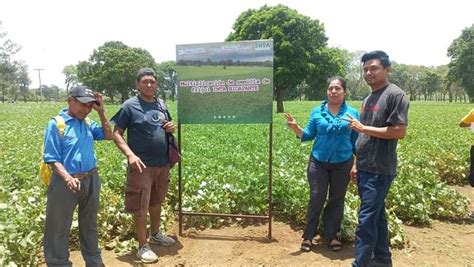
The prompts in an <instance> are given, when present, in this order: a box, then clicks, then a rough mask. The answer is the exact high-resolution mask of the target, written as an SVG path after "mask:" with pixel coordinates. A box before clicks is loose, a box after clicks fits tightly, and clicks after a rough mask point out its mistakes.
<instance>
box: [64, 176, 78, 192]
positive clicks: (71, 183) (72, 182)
mask: <svg viewBox="0 0 474 267" xmlns="http://www.w3.org/2000/svg"><path fill="white" fill-rule="evenodd" d="M66 185H67V187H68V188H69V190H71V192H73V193H77V192H79V191H81V181H80V180H79V179H77V178H74V177H71V179H69V180H67V181H66Z"/></svg>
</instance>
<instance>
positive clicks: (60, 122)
mask: <svg viewBox="0 0 474 267" xmlns="http://www.w3.org/2000/svg"><path fill="white" fill-rule="evenodd" d="M53 119H54V120H55V121H56V127H58V131H59V136H61V137H62V136H63V134H64V129H65V128H66V123H65V122H64V118H63V117H62V116H61V115H57V116H54V118H53Z"/></svg>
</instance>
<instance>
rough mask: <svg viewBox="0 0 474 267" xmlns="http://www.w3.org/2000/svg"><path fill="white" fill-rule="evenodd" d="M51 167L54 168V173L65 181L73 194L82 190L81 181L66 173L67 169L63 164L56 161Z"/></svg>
mask: <svg viewBox="0 0 474 267" xmlns="http://www.w3.org/2000/svg"><path fill="white" fill-rule="evenodd" d="M50 165H51V167H52V168H53V171H54V173H55V174H57V175H58V176H59V177H61V178H62V179H63V181H64V182H65V183H66V185H67V187H68V188H69V190H71V191H72V192H78V191H80V190H81V182H80V181H79V179H77V178H74V177H72V176H71V175H70V174H69V172H67V171H66V168H64V165H63V164H62V163H61V162H59V161H55V162H53V163H50Z"/></svg>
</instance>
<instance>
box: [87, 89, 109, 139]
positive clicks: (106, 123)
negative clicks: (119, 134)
mask: <svg viewBox="0 0 474 267" xmlns="http://www.w3.org/2000/svg"><path fill="white" fill-rule="evenodd" d="M95 95H96V98H97V102H98V104H94V105H93V106H92V107H93V108H94V110H95V111H97V114H99V118H100V123H101V126H102V129H103V131H104V135H105V138H104V139H105V140H112V138H113V134H112V129H111V128H110V123H109V120H108V119H107V117H106V116H105V108H104V100H103V99H102V95H101V94H99V93H95Z"/></svg>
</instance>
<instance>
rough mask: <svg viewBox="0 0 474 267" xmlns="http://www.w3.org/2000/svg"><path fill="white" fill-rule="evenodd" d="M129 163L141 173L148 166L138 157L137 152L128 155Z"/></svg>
mask: <svg viewBox="0 0 474 267" xmlns="http://www.w3.org/2000/svg"><path fill="white" fill-rule="evenodd" d="M128 165H129V166H130V168H132V169H134V170H138V172H139V173H142V171H143V169H145V168H146V165H145V163H143V161H142V160H141V159H140V158H139V157H137V156H136V155H135V154H133V155H131V156H129V157H128Z"/></svg>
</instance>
